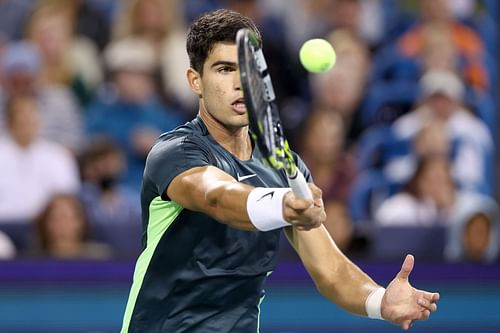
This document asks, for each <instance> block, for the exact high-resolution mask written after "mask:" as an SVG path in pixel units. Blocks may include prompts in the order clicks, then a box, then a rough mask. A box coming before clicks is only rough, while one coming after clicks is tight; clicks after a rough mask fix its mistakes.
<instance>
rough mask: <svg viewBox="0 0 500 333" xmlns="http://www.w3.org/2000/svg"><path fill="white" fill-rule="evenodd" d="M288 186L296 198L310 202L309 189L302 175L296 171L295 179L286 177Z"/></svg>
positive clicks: (310, 194)
mask: <svg viewBox="0 0 500 333" xmlns="http://www.w3.org/2000/svg"><path fill="white" fill-rule="evenodd" d="M288 184H289V185H290V187H291V189H292V191H293V194H295V196H296V197H297V198H301V199H311V200H312V193H311V190H310V189H309V185H307V181H306V179H305V178H304V175H303V174H302V172H300V171H299V170H298V169H297V174H296V175H295V177H293V178H292V177H290V176H288Z"/></svg>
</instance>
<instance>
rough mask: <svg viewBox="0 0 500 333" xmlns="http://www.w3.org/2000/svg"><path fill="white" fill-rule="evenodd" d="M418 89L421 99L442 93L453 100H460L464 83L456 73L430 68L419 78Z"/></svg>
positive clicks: (462, 95)
mask: <svg viewBox="0 0 500 333" xmlns="http://www.w3.org/2000/svg"><path fill="white" fill-rule="evenodd" d="M420 91H421V97H422V99H425V98H428V97H430V96H432V95H435V94H443V95H445V96H448V97H449V98H450V99H452V100H454V101H462V99H463V97H464V84H463V83H462V80H461V79H460V78H459V77H458V75H456V74H455V73H453V72H451V71H446V70H431V71H429V72H427V73H425V74H424V76H422V78H421V79H420Z"/></svg>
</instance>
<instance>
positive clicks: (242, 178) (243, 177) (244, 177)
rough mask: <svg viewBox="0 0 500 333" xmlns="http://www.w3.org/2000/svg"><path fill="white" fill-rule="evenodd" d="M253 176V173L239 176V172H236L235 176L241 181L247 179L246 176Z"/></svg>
mask: <svg viewBox="0 0 500 333" xmlns="http://www.w3.org/2000/svg"><path fill="white" fill-rule="evenodd" d="M255 176H257V175H256V174H255V173H252V174H251V175H246V176H240V174H239V173H237V174H236V178H238V181H239V182H241V181H242V180H245V179H248V178H252V177H255Z"/></svg>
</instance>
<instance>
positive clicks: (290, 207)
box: [283, 184, 326, 230]
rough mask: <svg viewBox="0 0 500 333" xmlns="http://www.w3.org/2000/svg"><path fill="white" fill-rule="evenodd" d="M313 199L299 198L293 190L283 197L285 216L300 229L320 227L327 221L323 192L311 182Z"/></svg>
mask: <svg viewBox="0 0 500 333" xmlns="http://www.w3.org/2000/svg"><path fill="white" fill-rule="evenodd" d="M309 188H310V189H311V193H312V196H313V200H312V201H311V200H309V199H298V198H296V197H295V195H294V194H293V192H292V191H290V192H288V193H287V194H286V195H285V197H284V199H283V217H284V218H285V220H286V221H287V222H288V223H290V224H292V225H293V226H294V227H297V229H299V230H310V229H313V228H317V227H319V226H320V225H321V224H323V222H325V221H326V213H325V207H324V206H323V199H322V192H321V190H320V189H319V188H318V187H317V186H316V185H314V184H309Z"/></svg>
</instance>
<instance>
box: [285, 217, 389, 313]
mask: <svg viewBox="0 0 500 333" xmlns="http://www.w3.org/2000/svg"><path fill="white" fill-rule="evenodd" d="M285 232H286V235H287V238H288V240H289V241H290V243H291V244H292V246H293V247H294V248H295V250H296V251H297V253H298V254H299V256H300V258H301V260H302V262H303V263H304V266H305V267H306V269H307V271H308V272H309V274H310V275H311V277H312V278H313V280H314V282H315V284H316V286H317V288H318V290H319V291H320V293H321V294H322V295H323V296H325V297H326V298H328V299H329V300H330V301H332V302H334V303H335V304H337V305H339V306H340V307H342V308H344V309H345V310H347V311H349V312H352V313H355V314H358V315H366V310H365V301H366V298H367V297H368V295H369V294H370V293H371V292H372V291H373V290H374V289H376V288H378V287H379V285H377V284H376V283H375V282H374V281H373V280H372V279H371V278H370V277H369V276H368V275H367V274H365V273H364V272H363V271H361V269H359V268H358V267H357V266H356V265H354V264H353V263H352V262H351V261H350V260H349V259H348V258H347V257H346V256H345V255H344V254H343V253H342V252H341V251H340V250H339V248H338V247H337V245H335V243H334V241H333V240H332V238H331V237H330V235H329V234H328V231H327V230H326V228H325V227H324V226H320V227H319V228H316V229H311V230H309V231H302V230H297V228H292V227H288V228H286V229H285Z"/></svg>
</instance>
